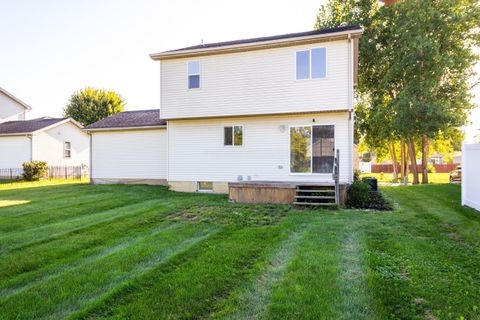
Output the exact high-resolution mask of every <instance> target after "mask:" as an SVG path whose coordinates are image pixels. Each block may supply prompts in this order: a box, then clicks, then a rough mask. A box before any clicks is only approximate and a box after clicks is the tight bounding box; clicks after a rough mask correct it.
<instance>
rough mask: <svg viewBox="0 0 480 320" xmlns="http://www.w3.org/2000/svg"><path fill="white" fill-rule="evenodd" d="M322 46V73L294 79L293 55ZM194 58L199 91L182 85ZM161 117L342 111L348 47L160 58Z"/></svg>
mask: <svg viewBox="0 0 480 320" xmlns="http://www.w3.org/2000/svg"><path fill="white" fill-rule="evenodd" d="M315 47H326V48H327V76H326V78H322V79H313V80H295V53H296V51H297V50H304V49H311V48H315ZM191 60H198V61H200V89H190V90H189V89H188V77H187V62H188V61H191ZM160 69H161V72H160V96H161V99H160V110H161V111H160V112H161V114H160V116H161V118H163V119H175V118H177V119H179V118H201V117H223V116H235V115H236V116H238V115H257V114H279V113H295V112H317V111H325V110H346V109H351V107H352V98H351V96H352V94H351V92H352V90H353V84H352V77H353V75H352V72H353V68H352V50H351V43H349V42H348V41H346V40H345V41H336V42H326V43H318V44H312V45H301V46H292V47H283V48H275V49H265V50H257V51H247V52H240V53H230V54H218V55H209V56H203V57H195V58H192V59H189V58H182V59H173V60H163V61H161V67H160Z"/></svg>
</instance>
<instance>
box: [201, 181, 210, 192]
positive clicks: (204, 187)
mask: <svg viewBox="0 0 480 320" xmlns="http://www.w3.org/2000/svg"><path fill="white" fill-rule="evenodd" d="M197 189H198V191H213V182H211V181H199V182H198V183H197Z"/></svg>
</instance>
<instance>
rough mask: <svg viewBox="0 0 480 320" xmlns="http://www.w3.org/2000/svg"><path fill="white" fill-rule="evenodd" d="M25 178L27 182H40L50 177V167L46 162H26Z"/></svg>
mask: <svg viewBox="0 0 480 320" xmlns="http://www.w3.org/2000/svg"><path fill="white" fill-rule="evenodd" d="M22 166H23V178H24V179H25V180H27V181H39V180H40V179H42V178H46V177H47V176H48V166H47V163H46V162H44V161H30V162H24V163H23V164H22Z"/></svg>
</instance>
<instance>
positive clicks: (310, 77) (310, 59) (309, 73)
mask: <svg viewBox="0 0 480 320" xmlns="http://www.w3.org/2000/svg"><path fill="white" fill-rule="evenodd" d="M315 49H325V77H321V78H312V50H315ZM302 51H308V54H309V62H310V65H309V66H308V78H305V79H297V52H302ZM294 62H295V68H294V69H295V72H294V74H293V78H294V79H295V81H310V80H324V79H327V77H328V49H327V47H314V48H305V49H298V50H295V52H294Z"/></svg>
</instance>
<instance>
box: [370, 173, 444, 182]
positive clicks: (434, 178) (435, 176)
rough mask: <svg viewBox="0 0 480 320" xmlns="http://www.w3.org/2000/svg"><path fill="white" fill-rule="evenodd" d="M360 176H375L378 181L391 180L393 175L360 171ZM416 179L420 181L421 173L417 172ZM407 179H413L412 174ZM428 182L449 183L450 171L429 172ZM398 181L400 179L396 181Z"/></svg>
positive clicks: (410, 180)
mask: <svg viewBox="0 0 480 320" xmlns="http://www.w3.org/2000/svg"><path fill="white" fill-rule="evenodd" d="M361 176H362V177H375V178H377V179H378V181H379V182H392V180H393V175H392V174H391V173H384V174H381V173H362V174H361ZM418 179H419V180H420V181H422V175H421V174H419V176H418ZM408 181H409V182H412V181H413V175H412V174H409V175H408ZM428 181H429V183H449V182H450V173H448V172H446V173H444V172H440V173H429V174H428ZM398 182H400V181H398Z"/></svg>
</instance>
